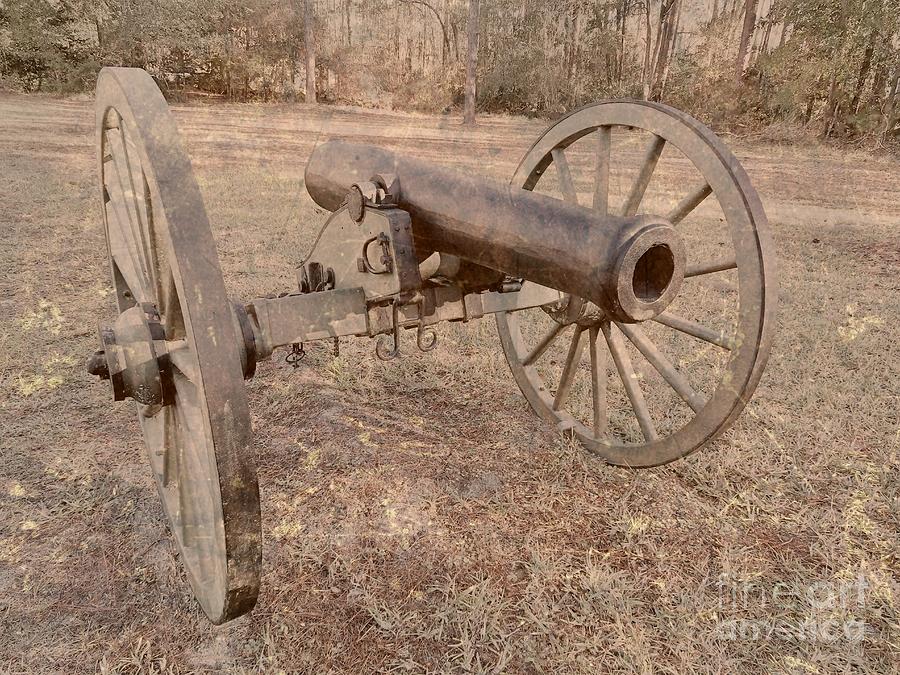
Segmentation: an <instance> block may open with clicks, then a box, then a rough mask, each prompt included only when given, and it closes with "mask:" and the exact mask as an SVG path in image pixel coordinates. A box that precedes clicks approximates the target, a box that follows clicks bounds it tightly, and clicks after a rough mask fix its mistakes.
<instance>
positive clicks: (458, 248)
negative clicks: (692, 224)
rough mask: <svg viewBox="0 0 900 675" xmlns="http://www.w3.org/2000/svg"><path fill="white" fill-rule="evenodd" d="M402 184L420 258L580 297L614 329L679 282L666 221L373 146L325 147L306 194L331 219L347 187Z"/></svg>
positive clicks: (314, 160) (676, 246) (678, 248)
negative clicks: (617, 212) (453, 259)
mask: <svg viewBox="0 0 900 675" xmlns="http://www.w3.org/2000/svg"><path fill="white" fill-rule="evenodd" d="M376 174H382V175H384V174H394V175H396V176H397V177H398V178H399V184H400V194H399V195H398V196H397V201H398V206H399V207H400V208H402V209H404V210H406V211H408V212H409V214H410V216H411V218H412V223H413V232H414V241H415V245H416V250H417V252H418V253H419V255H420V256H422V257H424V256H427V255H428V254H430V253H431V252H433V251H438V252H441V253H447V254H451V255H455V256H459V257H460V258H464V259H466V260H469V261H471V262H473V263H476V264H478V265H482V266H484V267H489V268H491V269H494V270H499V271H502V272H505V273H506V274H509V275H511V276H514V277H521V278H523V279H527V280H529V281H532V282H535V283H538V284H541V285H543V286H549V287H551V288H555V289H558V290H561V291H564V292H567V293H572V294H574V295H577V296H580V297H583V298H585V299H587V300H590V301H591V302H593V303H595V304H597V305H599V306H600V307H602V308H603V309H604V311H606V312H607V313H608V314H609V316H611V317H612V318H615V319H617V320H619V321H626V322H634V321H643V320H646V319H649V318H652V317H653V316H656V315H657V314H659V313H660V312H661V311H663V310H664V309H665V307H666V306H667V305H668V304H669V303H670V302H671V301H672V299H673V298H674V297H675V296H676V295H677V293H678V289H679V288H680V286H681V281H682V279H683V274H684V264H685V253H684V246H683V244H682V242H681V238H680V236H679V235H678V233H677V232H676V231H675V229H674V228H673V227H672V225H671V224H670V223H669V222H668V221H666V220H665V219H664V218H661V217H657V216H648V215H639V216H631V217H619V216H612V215H607V214H601V213H597V212H595V211H592V210H590V209H587V208H585V207H581V206H577V205H574V204H569V203H567V202H563V201H561V200H559V199H554V198H552V197H548V196H546V195H542V194H537V193H534V192H531V191H528V190H524V189H521V188H517V187H514V186H511V185H508V184H506V183H501V182H500V181H496V180H492V179H490V178H487V177H484V176H481V175H478V174H473V173H462V172H460V171H454V170H452V169H446V168H442V167H439V166H435V165H434V164H431V163H429V162H426V161H422V160H418V159H414V158H410V157H405V156H403V155H399V154H396V153H393V152H390V151H387V150H382V149H380V148H376V147H373V146H369V145H358V144H352V143H345V142H342V141H329V142H326V143H323V144H322V145H320V146H318V147H317V148H316V150H315V151H314V152H313V154H312V157H311V158H310V160H309V163H308V164H307V166H306V188H307V190H308V191H309V194H310V196H311V197H312V198H313V200H315V202H316V203H317V204H319V205H320V206H322V207H323V208H326V209H328V210H330V211H336V210H337V209H338V208H340V206H341V203H342V202H343V200H344V198H345V197H346V195H347V193H348V190H349V188H350V186H351V185H353V184H356V183H362V182H364V181H368V180H370V179H371V178H372V176H373V175H376Z"/></svg>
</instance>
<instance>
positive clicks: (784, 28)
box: [778, 22, 791, 49]
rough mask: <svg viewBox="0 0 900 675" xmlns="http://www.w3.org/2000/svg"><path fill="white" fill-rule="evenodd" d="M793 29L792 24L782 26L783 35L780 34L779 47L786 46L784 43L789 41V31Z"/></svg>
mask: <svg viewBox="0 0 900 675" xmlns="http://www.w3.org/2000/svg"><path fill="white" fill-rule="evenodd" d="M790 30H791V24H789V23H786V22H785V24H784V25H783V26H782V27H781V35H779V36H778V49H781V48H782V47H784V43H785V42H786V41H787V38H788V33H789V32H790Z"/></svg>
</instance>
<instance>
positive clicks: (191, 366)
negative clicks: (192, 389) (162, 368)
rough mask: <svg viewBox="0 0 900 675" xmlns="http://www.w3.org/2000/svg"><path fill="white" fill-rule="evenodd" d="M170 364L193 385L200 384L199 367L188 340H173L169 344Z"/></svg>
mask: <svg viewBox="0 0 900 675" xmlns="http://www.w3.org/2000/svg"><path fill="white" fill-rule="evenodd" d="M168 347H169V363H171V364H172V367H173V368H177V369H178V371H179V372H180V373H181V374H182V375H183V376H184V378H185V379H186V380H187V381H188V382H190V383H191V384H194V385H197V384H199V382H200V374H199V370H200V368H199V366H198V365H197V360H196V358H195V357H194V354H193V353H192V352H191V349H190V347H188V344H187V340H173V341H171V342H169V343H168Z"/></svg>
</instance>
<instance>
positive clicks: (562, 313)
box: [497, 101, 777, 467]
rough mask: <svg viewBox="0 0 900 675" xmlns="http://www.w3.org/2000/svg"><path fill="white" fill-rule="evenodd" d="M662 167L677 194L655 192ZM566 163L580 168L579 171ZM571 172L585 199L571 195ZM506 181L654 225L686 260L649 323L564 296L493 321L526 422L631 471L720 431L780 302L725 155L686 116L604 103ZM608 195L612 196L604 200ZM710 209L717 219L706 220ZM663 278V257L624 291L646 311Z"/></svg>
mask: <svg viewBox="0 0 900 675" xmlns="http://www.w3.org/2000/svg"><path fill="white" fill-rule="evenodd" d="M641 137H643V138H641ZM635 140H640V141H641V142H642V143H643V151H642V152H640V153H635V152H634V151H633V150H634V148H635V147H636V145H635V143H634V141H635ZM618 154H621V156H622V157H621V159H622V161H621V162H620V163H619V164H617V163H616V160H615V159H614V158H615V157H616V156H617V155H618ZM634 155H637V156H639V157H640V159H639V161H638V163H637V167H636V170H635V171H631V172H627V171H626V170H625V169H624V168H623V165H624V164H627V162H625V161H624V160H626V159H628V158H629V157H631V156H634ZM667 156H668V159H669V161H670V164H671V168H672V171H671V172H670V173H674V180H670V181H669V183H670V184H671V183H674V187H671V185H670V186H669V189H662V190H656V193H655V195H654V189H653V185H654V184H655V181H654V175H655V173H657V174H658V173H659V171H658V169H657V167H658V165H660V162H661V158H663V159H666V158H667ZM576 157H577V158H580V159H582V160H585V158H586V161H584V162H583V163H584V164H586V165H587V166H585V167H584V169H583V171H582V172H581V173H579V172H578V170H577V169H578V167H577V162H574V161H571V159H572V158H576ZM548 173H550V174H553V173H555V174H556V181H555V184H554V183H553V182H552V178H550V179H548V178H547V177H546V176H547V174H548ZM582 174H583V175H584V176H587V177H589V180H588V183H587V190H580V189H579V187H580V179H581V175H582ZM542 179H544V180H542ZM512 183H513V185H514V186H521V187H524V188H525V189H528V190H541V191H545V192H549V193H551V194H554V195H555V196H557V198H560V199H564V200H566V201H568V202H571V203H579V202H580V203H581V205H583V206H589V207H592V208H593V209H595V210H596V211H599V212H600V213H602V214H606V213H610V214H616V215H625V216H631V215H635V214H644V213H646V214H655V215H658V216H663V217H665V218H666V219H667V220H668V221H670V222H671V223H672V224H673V225H675V226H676V227H677V228H678V231H679V234H681V235H682V238H683V241H684V245H685V250H686V256H687V262H686V268H685V269H684V273H683V277H684V281H683V284H682V285H681V288H680V289H678V295H677V298H676V299H675V300H674V302H673V304H672V305H671V306H669V307H668V308H667V309H666V310H665V311H664V312H662V313H660V314H658V315H657V316H655V317H652V318H651V319H650V320H648V321H642V322H635V323H622V322H615V321H611V320H609V318H608V317H607V316H605V315H604V314H603V312H598V311H596V307H594V306H592V305H591V304H590V303H585V302H584V301H583V300H581V299H580V298H577V297H574V296H569V297H568V298H567V300H566V301H565V302H563V303H560V304H558V305H554V306H546V307H543V308H541V309H531V310H524V311H518V312H505V313H498V314H497V325H498V330H499V333H500V337H501V342H502V345H503V350H504V352H505V355H506V358H507V361H508V362H509V365H510V368H511V369H512V373H513V376H514V377H515V379H516V382H517V384H518V385H519V387H520V389H521V390H522V392H523V394H524V395H525V397H526V399H527V400H528V402H529V403H530V405H531V407H532V408H533V409H534V410H535V412H537V414H538V415H540V416H541V417H542V418H544V419H545V420H547V421H548V422H550V423H552V424H554V425H556V426H557V428H559V429H561V430H569V431H571V432H572V433H573V434H574V435H575V436H576V437H577V438H578V439H579V440H580V441H581V443H582V444H583V445H584V446H585V447H587V448H588V449H590V450H593V451H595V452H596V453H598V454H599V455H600V456H602V457H603V458H605V459H606V460H607V461H609V462H611V463H613V464H619V465H625V466H632V467H645V466H655V465H658V464H663V463H666V462H670V461H672V460H674V459H677V458H679V457H682V456H684V455H687V454H688V453H691V452H693V451H695V450H697V449H699V448H701V447H703V446H704V445H705V444H706V443H708V442H709V441H710V440H712V439H713V438H715V437H716V436H717V435H718V434H720V433H721V432H722V431H724V430H725V429H726V428H727V427H728V426H729V425H730V424H731V422H732V421H733V420H734V419H735V418H736V417H737V415H738V414H739V413H740V411H741V410H742V409H743V407H744V405H745V404H746V403H747V401H748V400H749V398H750V396H751V395H752V394H753V391H754V389H755V388H756V385H757V383H758V382H759V379H760V377H761V375H762V371H763V368H764V367H765V363H766V360H767V358H768V354H769V349H770V346H771V342H772V336H773V330H774V318H775V307H776V297H777V291H776V282H775V272H774V266H775V265H774V249H773V243H772V241H771V236H770V234H769V229H768V223H767V221H766V216H765V213H764V212H763V208H762V204H761V203H760V200H759V198H758V196H757V194H756V191H755V190H754V189H753V187H752V185H751V184H750V181H749V179H748V177H747V175H746V173H745V172H744V170H743V169H742V168H741V166H740V164H739V163H738V161H737V159H736V158H735V157H734V155H732V154H731V152H730V151H729V150H728V149H727V148H725V146H724V145H723V144H722V143H721V141H719V140H718V139H717V138H716V136H715V135H714V134H713V133H712V132H711V131H710V130H709V129H707V128H706V127H705V126H703V125H702V124H700V123H699V122H697V121H696V120H694V119H692V118H691V117H689V116H688V115H685V114H684V113H681V112H679V111H677V110H674V109H672V108H669V107H667V106H664V105H660V104H656V103H649V102H628V101H610V102H604V103H598V104H595V105H590V106H587V107H585V108H582V109H580V110H577V111H575V112H573V113H571V114H569V115H567V116H566V117H564V118H562V119H561V120H559V121H558V122H557V123H555V124H553V125H552V126H551V127H550V128H549V129H547V130H546V131H545V132H544V133H543V134H542V135H541V137H540V138H538V140H537V141H536V142H535V143H534V145H532V147H531V148H530V149H529V151H528V152H527V153H526V155H525V157H524V159H523V160H522V162H521V163H520V165H519V167H518V169H517V170H516V173H515V175H514V176H513V179H512ZM613 187H619V188H622V189H621V190H619V194H614V192H613V190H612V189H611V188H613ZM651 195H653V199H652V200H651V199H650V196H651ZM716 202H718V205H719V207H720V211H717V212H714V213H711V212H713V211H715V204H716ZM719 214H721V215H719ZM667 265H669V267H668V268H667V267H666V266H667ZM660 270H661V271H660ZM671 276H672V275H671V262H670V261H667V260H665V257H664V256H660V257H659V258H658V259H654V257H653V256H650V257H648V258H647V259H646V260H642V261H639V263H638V265H637V266H636V267H635V273H634V291H635V294H636V295H637V296H638V297H639V298H649V299H650V300H652V299H653V298H655V297H657V296H658V295H660V294H662V293H663V292H664V291H666V292H668V291H667V290H666V288H665V284H666V283H668V280H669V279H670V278H671ZM660 279H662V280H663V282H661V283H662V287H658V286H659V283H658V280H660ZM676 281H680V278H678V279H676ZM566 342H567V344H566ZM554 350H555V351H554ZM585 351H587V352H588V354H589V356H588V357H587V358H586V359H583V355H584V352H585ZM583 360H584V361H587V362H589V363H588V364H585V363H583ZM636 366H637V368H636ZM610 373H611V374H612V375H610ZM657 392H658V393H657Z"/></svg>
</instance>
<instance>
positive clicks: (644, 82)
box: [641, 0, 653, 101]
mask: <svg viewBox="0 0 900 675" xmlns="http://www.w3.org/2000/svg"><path fill="white" fill-rule="evenodd" d="M644 9H645V10H646V13H645V14H644V18H645V20H646V23H645V26H646V36H645V38H644V69H643V71H641V88H642V90H643V94H644V100H645V101H646V100H647V99H649V98H650V53H651V52H652V49H653V33H652V31H651V30H650V0H644Z"/></svg>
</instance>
